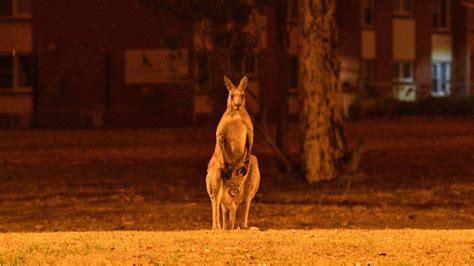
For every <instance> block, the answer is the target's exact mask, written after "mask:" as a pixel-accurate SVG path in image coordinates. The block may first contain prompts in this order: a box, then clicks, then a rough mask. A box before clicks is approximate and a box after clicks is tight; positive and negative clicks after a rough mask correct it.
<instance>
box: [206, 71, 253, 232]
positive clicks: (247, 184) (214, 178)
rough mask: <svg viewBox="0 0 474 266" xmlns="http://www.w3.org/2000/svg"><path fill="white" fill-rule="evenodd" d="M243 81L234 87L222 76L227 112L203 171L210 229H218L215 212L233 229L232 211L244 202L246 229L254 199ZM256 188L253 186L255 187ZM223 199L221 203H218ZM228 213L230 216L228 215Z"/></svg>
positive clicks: (250, 134)
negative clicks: (207, 197)
mask: <svg viewBox="0 0 474 266" xmlns="http://www.w3.org/2000/svg"><path fill="white" fill-rule="evenodd" d="M247 83H248V80H247V77H245V76H244V77H243V78H242V80H241V81H240V83H239V86H238V87H235V85H234V84H233V83H232V81H230V80H229V79H228V78H227V77H225V76H224V84H225V85H226V87H227V89H228V90H229V96H228V97H227V109H226V111H225V112H224V114H223V116H222V118H221V120H220V121H219V124H218V126H217V130H216V146H215V148H214V153H213V155H212V157H211V160H210V162H209V164H208V167H207V176H206V189H207V192H208V194H209V197H210V198H211V204H212V228H213V229H220V228H221V227H220V221H219V220H220V219H219V216H220V215H219V214H220V210H219V208H220V207H222V211H223V214H224V218H225V216H227V217H228V218H225V219H224V223H225V226H224V227H225V228H227V222H229V223H230V224H231V229H232V228H233V227H234V222H235V211H236V210H237V207H238V206H239V205H240V204H241V203H242V202H244V201H245V215H244V224H243V226H244V227H247V220H248V210H249V207H250V201H251V200H252V199H253V197H254V196H255V193H256V191H257V189H258V184H259V182H260V172H259V169H258V162H257V158H256V157H255V156H254V155H251V150H252V146H253V125H252V120H251V119H250V116H249V114H248V113H247V111H246V109H245V90H246V89H247ZM255 184H256V185H255ZM223 199H224V201H222V200H223ZM228 212H230V214H228Z"/></svg>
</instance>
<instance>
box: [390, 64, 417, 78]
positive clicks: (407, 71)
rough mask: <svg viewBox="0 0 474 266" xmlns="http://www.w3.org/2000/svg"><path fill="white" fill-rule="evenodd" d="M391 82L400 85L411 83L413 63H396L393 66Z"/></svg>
mask: <svg viewBox="0 0 474 266" xmlns="http://www.w3.org/2000/svg"><path fill="white" fill-rule="evenodd" d="M393 70H394V71H393V80H394V81H396V82H400V83H412V82H413V81H414V78H413V76H414V75H413V62H411V61H398V62H395V64H394V69H393Z"/></svg>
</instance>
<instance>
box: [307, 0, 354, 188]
mask: <svg viewBox="0 0 474 266" xmlns="http://www.w3.org/2000/svg"><path fill="white" fill-rule="evenodd" d="M298 5H299V20H300V21H299V22H300V23H299V27H300V32H301V51H300V54H299V62H300V63H299V70H300V72H299V73H300V77H299V84H300V89H299V91H300V95H299V96H300V103H301V110H300V127H301V133H302V136H301V137H302V143H301V144H302V151H303V155H302V167H303V170H304V172H305V175H306V180H307V181H308V182H309V183H315V182H318V181H322V180H331V179H335V178H337V177H338V176H339V174H340V173H341V171H342V169H343V163H344V161H345V160H346V161H347V155H348V154H349V152H348V149H347V145H346V140H345V136H344V129H343V102H342V101H343V98H342V89H341V86H340V80H339V71H340V59H339V52H338V37H337V28H336V21H335V16H334V12H335V10H336V0H299V2H298Z"/></svg>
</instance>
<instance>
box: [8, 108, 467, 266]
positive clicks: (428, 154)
mask: <svg viewBox="0 0 474 266" xmlns="http://www.w3.org/2000/svg"><path fill="white" fill-rule="evenodd" d="M296 129H297V128H296V125H293V126H292V130H291V134H290V138H291V152H292V158H298V153H299V151H298V138H297V130H296ZM214 130H215V128H214V127H199V128H176V129H139V130H132V129H98V130H59V131H58V130H0V217H1V219H0V233H2V232H3V233H7V234H0V255H2V252H1V251H2V248H3V250H5V247H8V246H10V245H9V244H8V243H9V242H8V239H13V240H12V241H20V242H21V239H24V238H25V237H27V238H28V237H32V238H35V237H39V238H40V239H43V238H51V237H52V238H55V237H57V238H58V239H62V238H63V237H66V238H67V237H68V235H69V234H70V233H65V234H64V235H62V236H60V237H59V236H56V235H54V234H53V235H51V234H39V235H38V234H36V235H35V234H33V235H29V234H26V235H24V234H12V233H11V232H56V231H60V232H61V231H117V230H119V231H120V232H112V234H119V235H120V234H126V232H124V230H125V231H134V230H139V231H154V232H158V231H163V230H164V231H169V230H185V231H187V230H199V231H195V232H196V233H195V234H196V235H199V236H201V234H204V235H207V234H210V233H209V232H207V231H201V230H203V229H209V228H210V227H211V204H210V200H209V198H208V196H207V193H206V190H205V174H206V166H207V162H208V160H209V158H210V156H211V154H212V151H213V148H214V141H215V140H214V138H215V135H214ZM346 133H347V135H348V137H349V142H350V143H351V145H354V144H355V143H356V142H357V141H358V140H359V138H362V139H363V140H364V150H365V152H364V157H363V159H362V162H361V166H362V167H361V172H360V173H357V174H354V175H350V176H345V177H342V178H340V179H339V180H336V181H331V182H324V183H320V184H316V185H312V186H310V185H307V184H306V183H305V182H304V179H303V178H302V177H301V176H299V175H297V174H292V175H282V174H280V173H279V171H277V163H276V161H275V156H274V155H273V154H272V151H271V149H270V148H269V147H268V145H267V144H266V143H265V142H264V140H263V138H262V137H261V136H260V135H259V134H257V135H256V138H255V154H256V155H257V157H258V158H259V163H260V168H261V172H262V180H261V185H260V189H259V192H258V193H257V196H256V198H255V199H254V202H253V205H252V206H251V211H250V218H249V224H250V225H251V226H254V227H257V228H258V231H257V232H258V233H256V232H252V233H250V232H245V231H244V233H242V234H243V235H242V237H244V238H245V237H247V236H248V235H247V234H262V235H261V237H262V239H264V240H262V241H267V242H268V241H269V242H268V243H270V242H271V241H274V240H271V239H267V238H266V237H268V236H269V235H272V234H273V233H266V232H274V231H275V230H281V231H279V232H274V233H275V234H282V235H285V234H289V233H291V229H297V230H298V231H297V232H299V233H298V234H299V235H298V237H301V236H304V235H306V233H305V232H306V231H299V230H300V229H304V230H316V231H307V232H314V234H316V235H318V234H325V232H331V230H335V229H337V230H346V231H347V232H352V233H351V234H353V236H355V237H357V235H358V234H364V232H365V234H369V236H367V235H366V236H365V237H362V239H364V240H365V241H367V243H369V244H370V243H372V242H374V241H375V242H377V241H379V240H378V238H375V239H372V238H371V237H370V234H372V233H371V232H372V230H374V229H387V228H389V229H436V231H426V233H425V231H424V230H422V231H416V232H420V233H415V235H413V236H411V237H415V238H416V237H418V238H419V237H420V236H421V237H423V236H424V235H429V237H434V238H435V239H431V240H430V241H435V242H433V243H434V244H433V245H434V248H431V246H429V245H428V246H427V244H426V243H421V246H420V248H421V249H420V250H423V252H425V251H426V252H430V251H429V250H433V249H434V250H436V247H439V246H440V245H441V246H442V245H444V243H445V242H444V241H445V240H443V238H442V237H441V238H439V237H437V236H436V234H437V233H438V232H448V233H446V234H447V235H450V233H449V232H458V233H456V234H457V235H458V236H460V237H459V238H454V239H449V240H448V239H447V240H446V241H447V242H446V243H449V241H452V243H454V244H455V245H454V246H455V247H458V245H460V247H465V246H466V245H467V246H468V247H470V248H471V249H470V250H471V253H470V254H469V255H466V256H468V257H463V258H465V259H462V260H461V261H464V262H471V263H472V262H473V260H474V258H473V256H474V255H472V250H473V249H472V247H473V241H474V240H473V230H472V229H474V204H473V203H474V197H472V195H473V194H474V193H473V192H474V178H473V177H474V163H473V162H474V119H458V118H423V117H417V118H402V119H378V120H361V121H352V122H348V124H347V132H346ZM295 160H296V159H295ZM282 229H285V230H282ZM287 229H290V231H288V230H287ZM322 229H327V230H328V231H325V230H322ZM353 229H354V230H353ZM359 229H362V230H359ZM440 229H471V230H463V231H442V230H441V231H439V230H440ZM364 230H370V231H364ZM384 231H385V230H383V231H381V232H384ZM374 232H376V231H374ZM387 232H392V231H387ZM394 232H395V233H394V234H393V235H390V234H391V233H387V234H388V235H390V236H389V237H392V238H395V239H398V238H397V235H398V234H399V233H400V234H405V233H406V231H405V230H402V231H394ZM404 232H405V233H404ZM408 232H413V231H410V230H408ZM427 232H434V235H432V234H431V233H427ZM84 234H88V233H84ZM137 234H141V233H137ZM150 234H151V235H153V234H152V233H150ZM157 234H158V233H157ZM160 234H161V233H160ZM176 234H179V233H176ZM183 234H184V235H177V236H176V237H178V238H179V237H189V235H188V233H186V232H184V233H183ZM348 234H349V233H348ZM408 234H409V233H408ZM442 234H444V233H442ZM99 235H100V234H99ZM132 235H134V234H132ZM463 235H465V237H463ZM84 237H85V236H84V235H82V236H78V238H77V239H82V238H84ZM154 237H157V236H154ZM379 237H382V236H379ZM407 238H410V237H407ZM15 239H16V240H15ZM77 239H76V240H77ZM265 239H267V240H265ZM151 240H152V238H151V239H150V241H151ZM353 240H354V239H353ZM58 241H59V240H58ZM78 241H79V240H78ZM130 241H132V242H133V241H138V240H137V239H132V240H130ZM153 241H154V240H153ZM341 241H342V240H341ZM436 241H438V242H436ZM26 242H28V241H26ZM80 243H82V244H84V243H83V242H80ZM183 243H184V242H183ZM272 243H273V242H272ZM284 243H286V242H284ZM456 243H457V244H456ZM50 244H51V243H50ZM56 244H57V243H56ZM270 244H271V243H270ZM425 244H426V245H425ZM25 245H26V244H25ZM51 245H53V244H51ZM91 245H92V244H91ZM216 245H218V244H216ZM272 245H273V244H272ZM285 245H286V244H285ZM345 245H347V246H344V247H349V248H350V247H354V245H358V244H357V243H356V242H348V243H346V244H345ZM400 245H403V244H400ZM414 245H415V244H414ZM446 245H447V244H446ZM24 248H27V249H29V248H31V247H26V246H25V247H24ZM446 248H447V247H446ZM367 251H368V252H369V255H370V254H373V253H374V252H376V251H374V250H371V249H369V248H367ZM45 252H46V253H47V252H49V251H47V250H46V251H45ZM446 252H448V251H446ZM5 254H7V255H5ZM5 254H3V256H4V257H5V256H7V257H8V256H10V257H8V258H10V259H12V258H13V259H15V256H16V255H15V254H16V253H5ZM8 254H10V255H8ZM443 254H445V253H443ZM446 254H447V253H446ZM446 254H445V255H446ZM109 255H110V254H109ZM419 255H420V254H414V255H413V254H412V255H410V256H419ZM12 256H13V257H12ZM19 256H22V255H21V254H20V255H19ZM421 256H423V254H421ZM463 256H464V255H463ZM369 257H370V256H369ZM333 258H334V257H333ZM336 258H345V257H336ZM0 259H1V256H0ZM10 259H9V260H7V262H12V261H11V260H10ZM156 259H157V260H160V259H161V258H156ZM191 261H192V260H191ZM351 261H353V260H351ZM441 261H442V260H441ZM392 262H396V261H392ZM0 264H2V262H1V261H0Z"/></svg>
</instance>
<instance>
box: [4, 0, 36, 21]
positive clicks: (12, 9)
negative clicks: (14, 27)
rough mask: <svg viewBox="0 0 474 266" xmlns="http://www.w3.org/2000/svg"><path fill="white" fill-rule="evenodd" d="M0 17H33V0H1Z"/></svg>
mask: <svg viewBox="0 0 474 266" xmlns="http://www.w3.org/2000/svg"><path fill="white" fill-rule="evenodd" d="M0 17H19V18H22V17H26V18H28V17H31V0H0Z"/></svg>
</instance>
